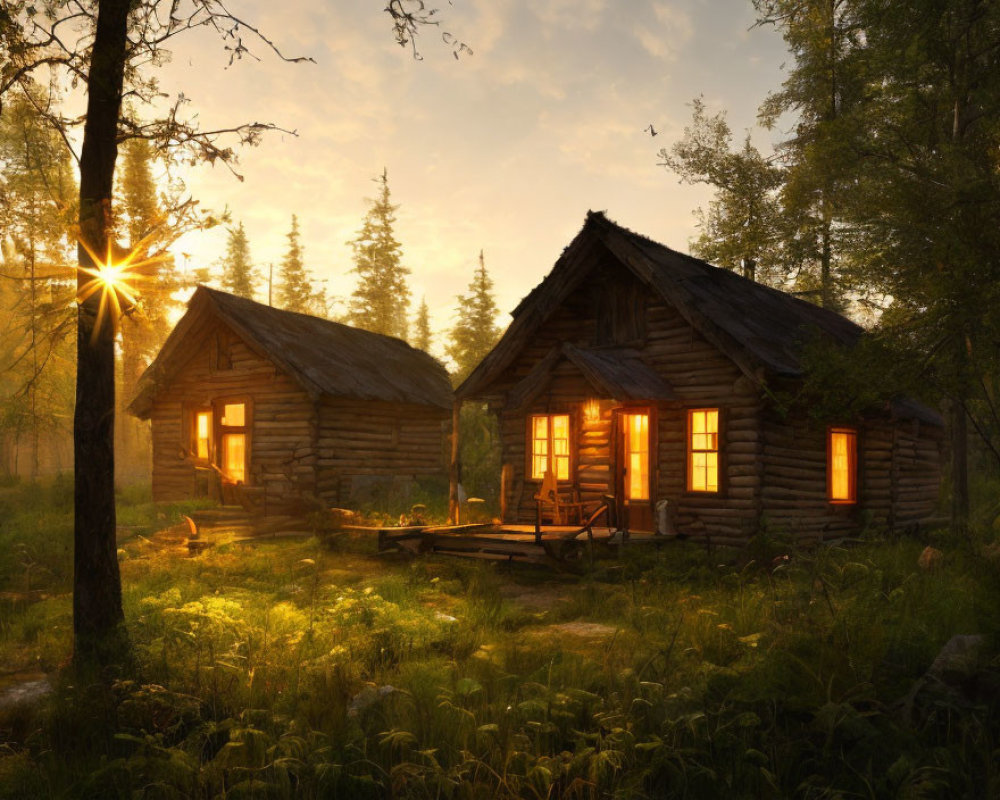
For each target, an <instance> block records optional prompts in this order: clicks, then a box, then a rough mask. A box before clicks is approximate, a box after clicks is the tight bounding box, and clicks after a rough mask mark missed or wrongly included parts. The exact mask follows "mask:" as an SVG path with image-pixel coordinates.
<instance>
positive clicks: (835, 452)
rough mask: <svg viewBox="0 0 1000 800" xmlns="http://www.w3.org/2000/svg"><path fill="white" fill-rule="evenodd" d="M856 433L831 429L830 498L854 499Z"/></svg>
mask: <svg viewBox="0 0 1000 800" xmlns="http://www.w3.org/2000/svg"><path fill="white" fill-rule="evenodd" d="M855 441H856V439H855V435H854V433H853V432H850V431H830V441H829V448H830V499H831V500H847V501H851V500H854V496H853V492H852V488H853V483H854V480H853V478H854V476H853V475H852V474H851V471H852V466H853V462H854V448H855Z"/></svg>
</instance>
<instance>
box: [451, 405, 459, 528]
mask: <svg viewBox="0 0 1000 800" xmlns="http://www.w3.org/2000/svg"><path fill="white" fill-rule="evenodd" d="M461 411H462V400H461V399H460V398H458V397H456V398H455V403H454V405H453V406H452V409H451V464H450V465H449V467H448V524H449V525H458V524H459V510H458V427H459V421H460V420H461Z"/></svg>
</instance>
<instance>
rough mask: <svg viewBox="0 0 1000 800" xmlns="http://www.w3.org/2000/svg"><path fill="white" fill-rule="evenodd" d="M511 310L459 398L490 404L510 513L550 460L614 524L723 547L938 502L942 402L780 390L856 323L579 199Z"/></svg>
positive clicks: (505, 512)
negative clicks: (814, 353)
mask: <svg viewBox="0 0 1000 800" xmlns="http://www.w3.org/2000/svg"><path fill="white" fill-rule="evenodd" d="M512 316H513V321H512V322H511V324H510V327H509V328H508V330H507V332H506V333H505V334H504V336H503V337H502V339H501V340H500V341H499V343H498V344H497V345H496V347H495V348H494V349H493V350H492V351H491V352H490V354H489V355H488V356H487V357H486V358H485V359H484V360H483V361H482V362H481V363H480V364H479V365H478V367H477V368H476V369H475V370H474V371H473V372H472V374H471V375H470V376H469V377H468V378H467V379H466V380H465V382H464V383H463V384H462V385H461V386H460V387H459V388H458V389H457V390H456V409H455V413H456V415H457V408H458V406H459V405H460V404H461V403H462V402H463V401H469V400H473V401H479V402H485V403H487V404H488V407H489V408H490V409H491V410H492V411H493V412H495V413H496V414H497V415H498V416H499V425H500V431H501V439H502V451H503V452H502V465H503V472H502V476H501V496H502V497H501V507H502V508H501V512H502V516H503V521H504V522H506V523H518V524H524V523H530V522H533V521H535V519H536V514H537V513H538V511H539V507H538V505H537V502H536V497H537V496H538V495H539V491H540V488H541V486H542V482H543V480H544V479H545V477H546V472H551V473H552V475H550V476H549V481H550V483H549V484H548V485H549V487H550V488H551V486H552V483H551V481H552V478H553V477H554V478H555V479H556V482H557V486H558V492H559V495H560V496H564V497H568V498H569V499H570V500H573V499H574V498H573V495H576V497H575V499H576V501H578V502H580V503H582V504H584V505H586V504H588V503H590V504H591V505H597V504H599V503H600V502H601V501H602V500H604V501H607V502H608V503H609V505H610V507H611V509H610V510H611V514H612V518H613V520H614V521H615V523H616V524H617V525H618V526H620V527H624V528H626V529H632V530H644V531H654V530H658V529H667V530H663V532H677V533H682V534H687V535H691V536H695V537H711V538H712V539H713V540H714V541H717V542H720V543H726V542H731V543H739V542H743V541H746V539H747V538H748V537H750V536H752V535H753V534H754V533H755V532H756V531H758V530H760V529H761V527H762V526H764V525H766V526H767V527H768V529H770V530H773V531H785V532H786V533H788V534H790V535H794V536H796V537H803V538H812V539H823V538H831V537H840V536H844V535H849V534H851V533H857V532H858V531H859V530H860V529H861V528H862V527H863V526H866V525H871V526H880V527H888V528H900V527H906V526H912V525H915V524H918V523H920V522H923V521H925V520H927V519H928V518H930V517H931V516H932V515H933V514H934V511H935V507H936V503H937V499H938V489H939V483H940V463H941V448H942V440H943V430H942V428H943V425H942V420H941V418H940V417H939V415H938V414H937V413H935V412H934V411H932V410H931V409H929V408H927V407H925V406H923V405H921V404H919V403H917V402H915V401H913V400H910V399H905V398H900V399H898V400H896V401H895V402H891V403H888V404H886V405H885V406H884V407H881V408H876V409H871V411H870V412H869V413H865V414H864V415H863V416H862V417H859V418H852V419H839V418H838V419H829V420H824V421H822V422H820V423H817V422H816V421H815V420H813V419H811V417H810V415H809V414H808V413H807V412H806V410H803V409H801V408H799V409H796V408H795V407H792V408H791V409H789V407H788V406H787V405H786V404H784V403H780V402H777V400H776V398H778V397H781V396H783V395H784V396H787V395H788V394H789V393H791V392H794V390H795V388H796V386H798V385H801V382H802V379H803V377H804V370H805V367H804V364H803V348H804V347H805V345H806V344H807V342H810V341H812V340H815V339H816V338H817V337H818V338H819V339H826V340H830V341H833V342H835V343H837V344H839V345H843V346H847V347H850V346H851V345H852V344H853V343H855V342H857V341H858V339H859V338H860V337H861V336H862V335H863V330H862V329H861V328H860V327H858V326H857V325H855V324H854V323H853V322H851V321H849V320H847V319H845V318H844V317H842V316H840V315H839V314H836V313H834V312H832V311H828V310H825V309H822V308H819V307H817V306H814V305H812V304H810V303H807V302H805V301H803V300H800V299H798V298H796V297H793V296H791V295H789V294H785V293H783V292H780V291H776V290H774V289H771V288H768V287H765V286H762V285H760V284H757V283H754V282H753V281H750V280H747V279H745V278H743V277H741V276H739V275H737V274H735V273H733V272H730V271H728V270H724V269H719V268H717V267H713V266H711V265H709V264H707V263H705V262H703V261H700V260H698V259H695V258H692V257H690V256H687V255H683V254H681V253H678V252H675V251H673V250H670V249H669V248H667V247H664V246H663V245H660V244H657V243H656V242H653V241H651V240H649V239H647V238H645V237H643V236H640V235H637V234H635V233H633V232H631V231H629V230H627V229H625V228H622V227H620V226H618V225H616V224H614V223H612V222H611V221H609V220H608V219H607V218H606V217H605V216H604V215H603V214H600V213H594V212H591V213H590V214H589V215H588V217H587V220H586V223H585V225H584V226H583V229H582V230H581V231H580V233H579V234H578V235H577V236H576V238H575V239H574V240H573V241H572V242H571V243H570V245H569V246H568V247H567V248H566V249H565V251H564V252H563V254H562V256H561V258H559V260H558V261H557V262H556V264H555V267H554V268H553V269H552V271H551V272H550V273H549V275H548V276H547V277H546V278H545V279H544V280H543V281H542V283H541V284H539V285H538V286H537V287H536V288H535V289H534V290H533V291H532V292H531V293H530V294H529V295H528V296H527V297H526V298H525V299H524V300H523V301H522V302H521V303H520V304H519V305H518V306H517V308H516V309H514V311H513V314H512ZM661 501H666V503H663V502H661Z"/></svg>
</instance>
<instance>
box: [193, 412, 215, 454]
mask: <svg viewBox="0 0 1000 800" xmlns="http://www.w3.org/2000/svg"><path fill="white" fill-rule="evenodd" d="M211 452H212V412H211V411H197V412H195V415H194V453H195V457H197V458H200V459H203V460H205V461H207V460H208V459H209V457H210V456H211Z"/></svg>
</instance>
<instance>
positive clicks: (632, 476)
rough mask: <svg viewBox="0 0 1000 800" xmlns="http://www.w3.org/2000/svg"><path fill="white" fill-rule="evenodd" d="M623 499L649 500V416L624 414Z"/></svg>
mask: <svg viewBox="0 0 1000 800" xmlns="http://www.w3.org/2000/svg"><path fill="white" fill-rule="evenodd" d="M623 421H624V428H625V463H626V464H627V465H628V466H627V467H626V469H627V470H628V471H627V472H626V474H625V497H626V499H628V500H648V499H649V414H624V415H623Z"/></svg>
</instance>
